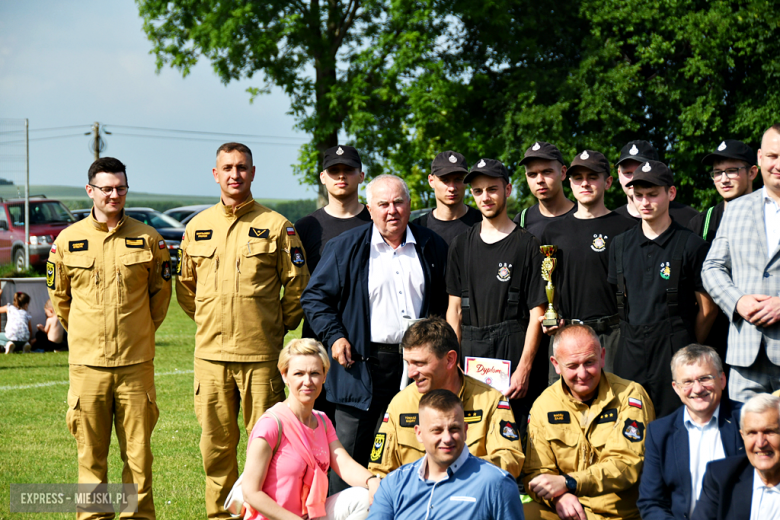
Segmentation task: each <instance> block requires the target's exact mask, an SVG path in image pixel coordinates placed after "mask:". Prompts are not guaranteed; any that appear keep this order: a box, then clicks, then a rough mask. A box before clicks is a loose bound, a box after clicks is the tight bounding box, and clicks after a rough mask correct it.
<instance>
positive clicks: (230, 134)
mask: <svg viewBox="0 0 780 520" xmlns="http://www.w3.org/2000/svg"><path fill="white" fill-rule="evenodd" d="M103 126H110V127H114V128H128V129H131V130H150V131H153V132H179V133H183V134H198V135H225V136H235V137H253V138H255V139H292V140H298V141H308V138H306V137H285V136H282V135H255V134H232V133H225V132H204V131H199V130H175V129H172V128H152V127H149V126H127V125H112V124H109V123H104V124H103Z"/></svg>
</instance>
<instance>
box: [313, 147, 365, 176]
mask: <svg viewBox="0 0 780 520" xmlns="http://www.w3.org/2000/svg"><path fill="white" fill-rule="evenodd" d="M335 164H346V165H347V166H352V167H353V168H357V169H358V170H362V169H363V163H362V162H360V154H358V151H357V150H356V149H355V148H353V147H352V146H347V145H345V144H340V145H337V146H334V147H333V148H328V149H327V150H325V160H324V161H322V168H323V169H324V170H327V169H328V168H330V167H331V166H333V165H335Z"/></svg>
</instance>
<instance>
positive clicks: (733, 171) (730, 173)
mask: <svg viewBox="0 0 780 520" xmlns="http://www.w3.org/2000/svg"><path fill="white" fill-rule="evenodd" d="M739 170H747V166H740V167H739V168H728V169H726V170H712V171H711V172H710V177H712V180H713V181H716V180H718V179H720V177H721V175H723V174H724V173H725V174H726V177H728V178H729V179H736V178H737V177H739Z"/></svg>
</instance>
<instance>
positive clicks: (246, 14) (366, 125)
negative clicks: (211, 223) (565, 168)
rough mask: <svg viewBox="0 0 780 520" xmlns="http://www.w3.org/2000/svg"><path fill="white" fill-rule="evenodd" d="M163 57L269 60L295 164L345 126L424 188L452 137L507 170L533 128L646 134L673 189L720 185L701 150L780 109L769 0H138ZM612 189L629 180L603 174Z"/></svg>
mask: <svg viewBox="0 0 780 520" xmlns="http://www.w3.org/2000/svg"><path fill="white" fill-rule="evenodd" d="M137 2H138V5H139V11H140V13H141V16H142V17H143V19H144V28H145V30H146V32H147V35H148V36H149V38H150V39H151V41H152V42H153V44H154V47H153V52H154V53H155V54H156V56H157V60H158V67H163V66H166V65H168V64H169V65H171V66H173V67H176V68H178V69H180V70H181V71H182V72H183V73H185V74H186V73H187V72H188V71H189V69H190V68H191V67H192V65H193V64H194V63H196V62H197V60H198V59H200V58H201V57H204V58H206V59H208V60H209V61H210V62H211V63H212V65H213V67H214V70H215V72H216V73H217V74H218V75H219V77H220V78H221V79H222V80H223V81H224V82H229V81H231V80H234V79H238V78H244V77H249V78H251V77H253V75H254V74H256V73H261V74H262V76H263V80H264V86H263V87H259V88H257V89H252V95H258V94H260V93H262V92H263V91H265V90H267V89H268V88H269V87H270V86H272V85H277V86H279V87H281V88H282V89H283V90H284V91H285V92H286V94H287V95H288V96H289V98H290V100H291V111H292V113H293V114H294V115H295V117H296V119H297V126H298V128H299V129H301V130H304V131H306V132H308V133H310V134H311V135H312V141H311V143H310V144H308V145H305V146H304V147H302V149H301V152H300V160H299V164H298V165H297V166H296V169H297V171H298V173H299V174H300V175H301V176H302V179H303V180H304V181H305V182H308V183H311V184H317V172H318V171H319V165H320V164H321V162H320V161H321V159H320V157H321V154H320V152H321V151H323V150H324V149H325V148H327V147H329V146H333V145H335V144H336V142H337V136H338V132H339V131H343V132H345V133H346V134H347V135H348V136H349V139H350V141H351V142H352V144H354V145H355V146H357V147H358V149H359V150H360V151H361V156H362V157H363V158H364V162H365V163H366V165H367V167H368V171H369V175H371V176H374V175H377V174H379V173H382V172H391V173H396V174H398V175H401V176H402V177H404V178H406V179H407V181H408V183H409V185H410V187H411V188H412V192H413V193H414V194H415V195H414V200H413V203H414V205H415V207H420V206H426V205H432V204H433V201H432V199H431V198H430V190H429V188H428V186H427V180H426V176H427V172H428V169H429V167H430V161H431V160H432V159H433V157H434V156H435V155H436V153H438V152H439V151H442V150H446V149H455V150H458V151H460V152H462V153H464V155H466V157H467V158H468V159H469V160H470V161H472V162H473V161H476V160H477V159H478V158H479V157H494V158H498V159H501V160H503V161H504V162H505V163H506V164H507V166H508V167H509V168H510V171H512V172H515V175H516V177H515V178H516V182H515V186H516V189H518V190H519V191H520V197H521V198H523V197H524V199H525V200H524V203H526V204H527V203H530V202H531V201H530V196H529V195H528V193H527V190H524V188H525V182H524V181H523V180H522V175H521V173H522V169H521V168H520V167H519V161H520V159H521V158H522V154H523V152H524V150H525V149H526V148H527V147H528V146H530V145H531V144H533V142H534V141H536V140H545V141H549V142H552V143H555V144H556V145H557V146H558V147H559V148H560V149H561V151H562V152H563V153H564V156H565V157H567V158H571V157H573V155H574V154H575V153H576V152H577V151H580V150H583V149H585V148H588V149H595V150H599V151H602V152H603V153H605V155H607V157H608V158H609V159H611V160H612V161H614V160H616V158H617V156H618V152H619V150H620V148H621V147H622V145H623V144H624V143H626V142H627V141H629V140H632V139H646V140H649V141H651V142H652V143H653V144H654V145H655V147H656V149H658V150H659V153H660V155H661V158H662V159H663V160H665V161H666V162H668V163H669V164H670V166H671V167H672V170H673V171H674V172H675V175H676V183H677V185H678V188H679V193H680V195H679V196H678V197H679V198H680V199H681V200H682V201H683V202H686V203H688V204H692V205H694V206H696V207H699V208H702V207H706V206H708V205H710V204H712V203H713V202H714V201H715V199H716V193H715V190H714V188H713V185H712V181H711V180H710V179H709V177H708V176H707V174H706V170H705V168H703V167H702V166H701V164H700V160H701V158H702V156H703V155H704V154H705V153H706V152H707V151H709V150H712V149H713V148H714V147H716V146H717V145H718V143H719V142H720V141H721V140H723V139H727V138H732V139H740V140H743V141H745V142H747V143H748V144H750V145H751V146H753V147H754V149H757V148H758V145H759V142H760V137H761V134H762V132H763V130H764V129H765V128H766V127H767V126H769V125H770V124H773V123H775V122H777V119H778V116H777V114H778V113H780V93H778V90H777V88H776V85H777V84H778V80H779V79H780V61H778V59H777V56H778V55H780V53H779V52H778V51H780V38H778V36H780V22H778V18H777V16H776V14H772V13H777V12H778V11H780V9H778V7H780V6H778V4H780V1H778V0H730V1H729V0H709V1H708V0H649V1H648V0H645V1H643V2H639V1H637V0H628V1H626V0H623V1H618V0H560V1H558V2H554V3H549V2H539V1H531V0H483V1H480V2H473V1H471V0H349V1H342V0H328V1H327V2H320V0H308V1H305V0H290V1H286V2H280V1H278V0H276V1H267V2H260V1H259V0H255V1H252V0H200V1H196V2H192V1H189V0H172V1H169V0H137ZM610 197H611V199H612V200H611V201H610V202H611V203H612V204H613V205H617V204H618V203H622V202H620V199H621V194H620V193H619V189H613V190H612V193H611V194H610Z"/></svg>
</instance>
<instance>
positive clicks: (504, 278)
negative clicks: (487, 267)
mask: <svg viewBox="0 0 780 520" xmlns="http://www.w3.org/2000/svg"><path fill="white" fill-rule="evenodd" d="M496 278H498V281H499V282H508V281H509V279H510V278H512V264H507V263H506V262H504V263H503V264H502V263H501V262H499V263H498V273H497V274H496Z"/></svg>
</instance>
